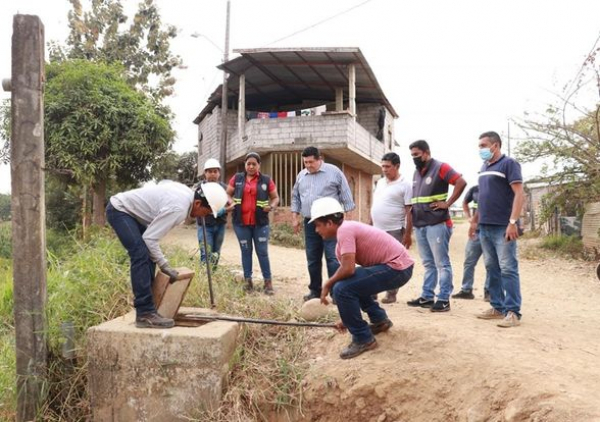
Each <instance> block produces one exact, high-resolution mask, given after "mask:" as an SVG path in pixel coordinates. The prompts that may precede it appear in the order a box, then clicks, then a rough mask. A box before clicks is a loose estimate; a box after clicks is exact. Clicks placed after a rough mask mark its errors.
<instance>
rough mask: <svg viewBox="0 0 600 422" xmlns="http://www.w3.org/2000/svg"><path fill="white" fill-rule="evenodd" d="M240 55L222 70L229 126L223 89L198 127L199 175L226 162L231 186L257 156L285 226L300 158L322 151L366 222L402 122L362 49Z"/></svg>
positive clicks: (203, 113) (358, 217)
mask: <svg viewBox="0 0 600 422" xmlns="http://www.w3.org/2000/svg"><path fill="white" fill-rule="evenodd" d="M234 53H238V54H239V56H238V57H236V58H235V59H232V60H230V61H228V62H226V63H223V64H221V65H220V66H218V68H219V69H222V70H224V71H225V72H227V73H228V74H229V77H228V80H227V85H228V87H227V92H228V94H227V109H226V113H225V115H226V116H225V119H223V116H222V113H221V109H222V104H223V98H222V87H219V88H217V89H216V90H215V91H214V92H213V94H212V95H211V97H210V98H209V100H208V104H207V105H206V106H205V107H204V109H203V110H202V111H201V112H200V113H199V115H198V116H197V117H196V119H195V120H194V123H195V124H197V125H198V154H199V156H198V164H199V166H198V168H199V169H201V168H202V166H203V163H204V162H205V161H206V160H207V159H209V158H217V159H221V160H222V161H223V158H224V161H225V165H224V171H225V174H226V180H229V178H230V177H231V175H233V174H234V173H235V172H237V171H240V170H242V169H243V159H244V156H245V155H246V154H247V153H248V152H250V151H256V152H258V153H259V154H261V157H262V165H261V171H262V172H263V173H265V174H269V175H271V177H273V180H274V181H275V183H276V185H277V188H278V191H279V194H280V197H281V203H280V209H279V210H278V212H277V214H276V216H275V218H276V219H277V220H279V219H286V217H288V218H289V216H290V213H289V212H286V211H288V210H289V206H290V202H291V193H292V187H293V185H294V182H295V179H296V175H297V174H298V172H299V171H300V170H302V168H303V166H302V158H301V155H300V154H301V152H302V150H303V149H304V148H305V147H307V146H315V147H317V148H319V150H320V151H321V152H322V153H323V155H324V157H325V161H326V162H328V163H331V164H335V165H337V166H338V167H339V168H340V169H341V170H342V171H343V172H344V173H345V175H346V178H347V179H348V182H349V184H350V187H351V189H352V193H353V196H354V201H355V203H356V206H357V208H356V210H355V211H353V212H352V213H351V216H350V217H351V218H352V219H355V220H360V221H367V220H368V219H369V211H370V208H371V198H372V190H373V177H374V176H375V175H379V174H380V160H381V157H382V156H383V155H384V154H385V153H386V152H389V151H391V150H392V148H393V147H394V146H396V142H395V137H394V121H395V119H396V118H397V117H398V115H397V114H396V112H395V110H394V108H393V107H392V105H391V104H390V103H389V101H388V99H387V98H386V96H385V94H384V93H383V91H382V89H381V87H380V86H379V83H378V82H377V79H376V78H375V75H374V73H373V71H372V70H371V68H370V66H369V64H368V63H367V61H366V59H365V57H364V56H363V54H362V53H361V51H360V49H359V48H274V49H271V48H268V49H267V48H265V49H262V48H261V49H244V50H234ZM224 120H225V122H226V125H223V121H224ZM224 128H225V134H223V130H224ZM223 148H224V150H223ZM221 165H223V163H221Z"/></svg>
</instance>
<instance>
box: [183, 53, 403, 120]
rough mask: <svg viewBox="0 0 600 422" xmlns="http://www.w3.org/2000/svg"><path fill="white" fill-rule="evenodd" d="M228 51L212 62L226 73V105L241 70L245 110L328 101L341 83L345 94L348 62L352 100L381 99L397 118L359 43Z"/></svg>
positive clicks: (217, 99) (233, 97)
mask: <svg viewBox="0 0 600 422" xmlns="http://www.w3.org/2000/svg"><path fill="white" fill-rule="evenodd" d="M234 53H239V54H240V56H239V57H236V58H235V59H233V60H230V61H228V62H226V63H223V64H221V65H219V66H217V67H218V68H219V69H221V70H225V71H227V72H228V73H229V74H230V76H229V79H228V83H227V85H228V92H229V95H228V101H229V104H234V103H235V102H237V99H238V93H239V76H240V75H242V74H244V75H245V77H246V108H247V109H250V110H253V109H254V110H259V109H262V110H265V111H269V110H271V109H272V108H276V109H278V110H279V111H285V110H286V109H287V110H292V109H294V108H298V107H299V106H302V105H306V104H309V103H310V102H314V105H318V104H323V103H324V102H334V101H335V90H336V88H343V89H344V98H347V97H348V66H349V65H350V64H354V65H355V74H356V103H357V104H360V103H376V104H383V105H385V106H386V107H387V108H388V109H389V110H390V112H391V113H392V114H393V115H394V116H395V117H398V114H397V113H396V111H395V110H394V108H393V107H392V105H391V104H390V102H389V101H388V99H387V97H386V96H385V94H384V93H383V91H382V89H381V87H380V86H379V82H377V79H376V78H375V74H374V73H373V71H372V70H371V68H370V66H369V64H368V63H367V60H366V59H365V57H364V56H363V54H362V52H361V51H360V49H359V48H354V47H352V48H256V49H241V50H234ZM221 95H222V94H221V87H219V88H217V89H216V90H215V91H214V92H213V94H212V95H211V96H210V98H209V100H208V104H207V106H206V107H205V108H204V109H203V110H202V112H201V113H200V114H199V115H198V117H197V118H196V119H195V120H194V123H196V124H197V123H199V122H200V121H201V120H202V119H203V118H204V116H205V115H206V114H207V113H208V112H210V111H211V110H212V109H213V108H214V106H215V105H218V104H220V103H221ZM306 108H308V107H306Z"/></svg>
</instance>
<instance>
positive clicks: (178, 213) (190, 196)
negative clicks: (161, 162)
mask: <svg viewBox="0 0 600 422" xmlns="http://www.w3.org/2000/svg"><path fill="white" fill-rule="evenodd" d="M226 203H227V193H225V189H223V188H222V187H221V186H219V184H218V183H205V184H202V185H200V187H199V188H198V189H197V190H196V191H193V190H192V189H190V188H188V187H187V186H185V185H182V184H181V183H177V182H166V183H160V184H158V185H156V186H147V187H143V188H139V189H133V190H130V191H127V192H122V193H119V194H117V195H114V196H113V197H111V198H110V201H109V202H108V205H107V206H106V219H107V220H108V223H109V224H110V225H111V226H112V228H113V229H114V231H115V233H116V234H117V237H118V238H119V240H120V241H121V243H122V244H123V247H124V248H125V249H127V252H128V253H129V258H130V260H131V286H132V288H133V295H134V301H133V305H134V306H135V311H136V320H135V325H136V327H138V328H171V327H173V325H174V321H173V320H172V319H171V318H164V317H162V316H161V315H159V314H158V312H156V307H155V306H154V300H153V298H152V282H153V281H154V272H155V268H156V265H158V266H159V268H160V269H161V270H162V272H163V273H165V274H166V275H168V276H169V277H170V281H171V282H173V281H175V280H176V279H177V276H178V274H177V271H175V270H174V269H173V268H171V266H170V265H169V262H168V261H167V259H166V258H165V256H164V255H163V253H162V251H161V250H160V246H159V244H158V242H159V240H160V239H162V238H163V237H164V236H165V235H166V234H167V233H168V232H169V231H170V230H171V229H172V228H173V227H175V226H177V225H179V224H181V223H183V222H184V221H185V220H186V219H187V218H193V217H204V216H206V215H208V214H210V213H212V214H213V215H214V216H216V215H217V213H218V211H219V210H220V209H221V208H223V207H224V206H225V204H226Z"/></svg>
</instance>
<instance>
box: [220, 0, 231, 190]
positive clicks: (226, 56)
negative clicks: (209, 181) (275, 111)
mask: <svg viewBox="0 0 600 422" xmlns="http://www.w3.org/2000/svg"><path fill="white" fill-rule="evenodd" d="M230 5H231V4H230V2H229V0H227V18H226V19H227V21H226V23H225V49H224V50H223V63H225V62H227V61H228V60H229V9H230ZM221 96H222V98H221V151H220V152H221V153H220V154H219V161H220V162H221V169H222V170H221V181H223V182H224V181H225V177H226V173H227V161H226V160H227V103H228V101H227V71H226V70H223V91H222V94H221Z"/></svg>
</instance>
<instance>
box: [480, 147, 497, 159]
mask: <svg viewBox="0 0 600 422" xmlns="http://www.w3.org/2000/svg"><path fill="white" fill-rule="evenodd" d="M479 156H480V157H481V159H482V160H483V161H490V159H491V158H492V157H493V156H494V154H492V151H491V150H490V149H489V148H480V149H479Z"/></svg>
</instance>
